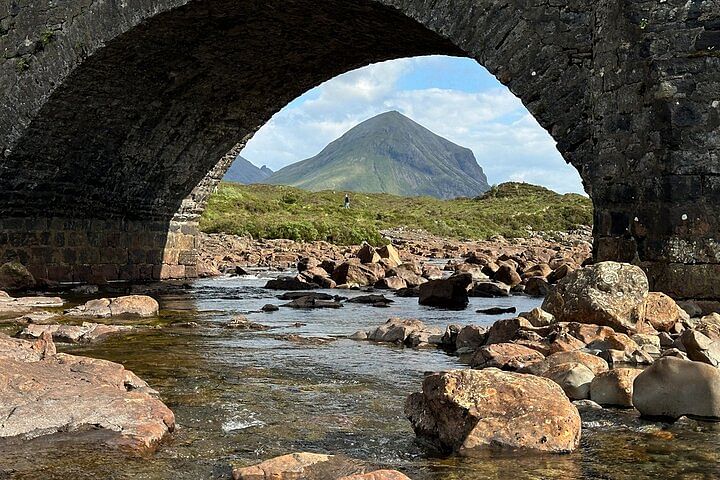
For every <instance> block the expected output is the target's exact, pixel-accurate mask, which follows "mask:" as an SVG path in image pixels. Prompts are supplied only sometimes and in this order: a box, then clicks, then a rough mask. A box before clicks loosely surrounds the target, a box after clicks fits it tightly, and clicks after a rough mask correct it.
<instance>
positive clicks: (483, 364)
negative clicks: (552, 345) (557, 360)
mask: <svg viewBox="0 0 720 480" xmlns="http://www.w3.org/2000/svg"><path fill="white" fill-rule="evenodd" d="M544 358H545V357H544V356H543V355H542V354H540V353H539V352H537V351H536V350H533V349H531V348H528V347H524V346H522V345H517V344H515V343H494V344H492V345H486V346H484V347H481V348H480V349H479V350H478V351H477V352H476V353H475V355H473V358H472V359H471V360H470V366H471V367H472V368H489V367H495V368H499V369H501V370H519V369H521V368H523V367H525V366H526V365H528V364H531V363H535V362H539V361H541V360H543V359H544Z"/></svg>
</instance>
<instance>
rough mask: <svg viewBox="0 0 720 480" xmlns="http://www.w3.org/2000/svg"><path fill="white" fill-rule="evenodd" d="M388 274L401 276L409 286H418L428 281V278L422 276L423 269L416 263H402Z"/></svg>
mask: <svg viewBox="0 0 720 480" xmlns="http://www.w3.org/2000/svg"><path fill="white" fill-rule="evenodd" d="M386 276H391V277H398V278H401V279H403V280H404V281H405V284H406V285H407V286H408V287H417V286H419V285H422V284H423V283H425V282H427V279H426V278H424V277H423V276H422V269H421V268H420V266H419V265H418V264H416V263H403V264H400V265H398V266H397V267H395V268H391V269H390V270H388V272H387V275H386Z"/></svg>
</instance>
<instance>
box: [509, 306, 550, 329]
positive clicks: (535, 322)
mask: <svg viewBox="0 0 720 480" xmlns="http://www.w3.org/2000/svg"><path fill="white" fill-rule="evenodd" d="M518 316H519V317H523V318H525V319H527V321H529V322H530V324H532V326H533V327H547V326H548V325H551V324H553V323H555V317H554V316H552V315H551V314H550V313H548V312H546V311H545V310H543V309H542V308H540V307H535V308H533V309H532V310H530V311H529V312H522V313H521V314H520V315H518Z"/></svg>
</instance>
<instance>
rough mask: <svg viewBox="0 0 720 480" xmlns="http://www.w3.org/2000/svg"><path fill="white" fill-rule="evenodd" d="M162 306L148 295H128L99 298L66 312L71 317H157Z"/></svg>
mask: <svg viewBox="0 0 720 480" xmlns="http://www.w3.org/2000/svg"><path fill="white" fill-rule="evenodd" d="M159 309H160V306H159V305H158V302H157V300H155V299H154V298H152V297H148V296H147V295H128V296H125V297H116V298H98V299H96V300H90V301H88V302H85V304H84V305H79V306H77V307H75V308H71V309H69V310H66V311H65V312H64V313H65V315H68V316H71V317H95V318H108V317H155V316H157V315H158V311H159Z"/></svg>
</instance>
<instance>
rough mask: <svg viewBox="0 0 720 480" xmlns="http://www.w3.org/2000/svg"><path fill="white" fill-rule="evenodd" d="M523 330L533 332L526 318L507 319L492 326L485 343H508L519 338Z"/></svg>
mask: <svg viewBox="0 0 720 480" xmlns="http://www.w3.org/2000/svg"><path fill="white" fill-rule="evenodd" d="M521 330H530V331H532V330H533V326H532V325H531V324H530V322H528V321H527V320H525V319H524V318H521V317H518V318H506V319H503V320H498V321H496V322H495V323H493V324H492V325H491V326H490V329H489V330H488V333H487V337H486V338H485V343H486V344H488V345H490V344H492V343H508V342H511V341H513V340H515V339H517V338H518V337H519V335H520V334H519V332H520V331H521Z"/></svg>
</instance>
